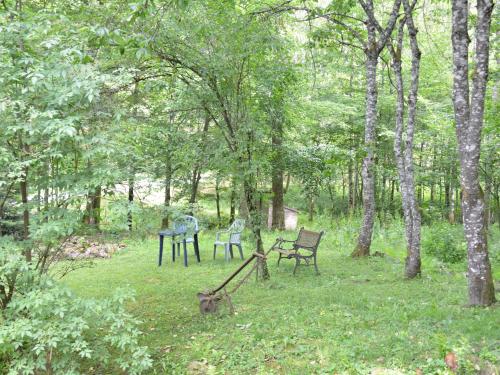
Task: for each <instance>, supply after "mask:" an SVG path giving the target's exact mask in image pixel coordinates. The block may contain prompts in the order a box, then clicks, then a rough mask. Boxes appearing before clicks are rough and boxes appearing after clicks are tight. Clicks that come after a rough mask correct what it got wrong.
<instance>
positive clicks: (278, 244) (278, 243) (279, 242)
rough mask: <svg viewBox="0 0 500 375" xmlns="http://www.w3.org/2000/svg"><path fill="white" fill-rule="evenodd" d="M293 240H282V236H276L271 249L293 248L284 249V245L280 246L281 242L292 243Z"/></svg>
mask: <svg viewBox="0 0 500 375" xmlns="http://www.w3.org/2000/svg"><path fill="white" fill-rule="evenodd" d="M294 242H295V241H290V240H284V239H282V238H278V239H277V240H276V244H275V245H274V246H273V249H275V248H276V249H281V250H293V247H292V248H291V249H286V248H284V247H282V246H281V245H282V244H285V243H294Z"/></svg>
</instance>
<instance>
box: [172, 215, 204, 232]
mask: <svg viewBox="0 0 500 375" xmlns="http://www.w3.org/2000/svg"><path fill="white" fill-rule="evenodd" d="M173 227H174V230H175V231H176V232H186V233H189V234H192V233H197V232H198V230H199V227H198V220H197V219H196V218H195V217H193V216H188V215H185V216H183V217H181V218H180V219H177V220H175V221H174V223H173Z"/></svg>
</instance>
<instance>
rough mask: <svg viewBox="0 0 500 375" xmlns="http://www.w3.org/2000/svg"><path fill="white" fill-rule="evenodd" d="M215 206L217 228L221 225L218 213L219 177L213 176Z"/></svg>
mask: <svg viewBox="0 0 500 375" xmlns="http://www.w3.org/2000/svg"><path fill="white" fill-rule="evenodd" d="M215 206H216V208H217V228H220V227H221V215H220V178H219V176H217V177H215Z"/></svg>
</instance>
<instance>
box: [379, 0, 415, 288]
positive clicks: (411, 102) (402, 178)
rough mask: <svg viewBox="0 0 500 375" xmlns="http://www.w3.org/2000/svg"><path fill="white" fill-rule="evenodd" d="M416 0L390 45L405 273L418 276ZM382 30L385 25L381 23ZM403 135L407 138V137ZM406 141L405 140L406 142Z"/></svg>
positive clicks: (406, 4)
mask: <svg viewBox="0 0 500 375" xmlns="http://www.w3.org/2000/svg"><path fill="white" fill-rule="evenodd" d="M415 5H416V0H415V1H413V3H412V4H411V5H410V4H409V2H408V0H403V7H404V11H405V17H404V19H403V20H402V21H401V23H400V25H399V28H398V34H397V39H396V46H393V45H392V42H388V44H387V47H388V49H389V51H390V53H391V55H392V60H393V63H392V68H393V71H394V76H395V81H396V93H397V100H396V131H395V137H394V154H395V157H396V165H397V169H398V174H399V186H400V188H401V197H402V204H403V216H404V220H405V228H406V244H407V257H406V266H405V275H406V277H407V278H414V277H416V276H418V275H420V273H421V269H420V266H421V261H420V224H421V219H420V212H419V207H418V202H417V199H416V196H415V179H414V173H413V139H414V133H415V117H416V109H417V108H416V107H417V93H418V80H419V72H420V55H421V53H420V50H419V48H418V42H417V29H416V27H415V24H414V22H413V15H412V12H413V8H414V7H415ZM405 25H406V26H407V28H408V33H409V36H410V47H411V82H410V88H409V93H408V120H407V124H406V127H405V124H404V122H405V121H404V112H405V100H404V85H403V70H402V59H401V56H402V52H403V36H404V27H405ZM378 28H379V30H380V29H381V28H380V26H378ZM403 135H405V137H404V139H405V140H404V141H403ZM403 143H404V144H403Z"/></svg>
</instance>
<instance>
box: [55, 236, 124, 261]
mask: <svg viewBox="0 0 500 375" xmlns="http://www.w3.org/2000/svg"><path fill="white" fill-rule="evenodd" d="M124 247H125V244H123V243H119V244H117V243H105V242H99V241H96V240H95V239H92V238H85V237H77V236H75V237H72V238H70V239H69V240H68V241H66V243H65V244H64V247H63V253H64V257H65V258H67V259H73V260H76V259H90V258H111V256H112V255H113V254H114V253H116V252H117V251H119V250H120V249H123V248H124Z"/></svg>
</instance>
